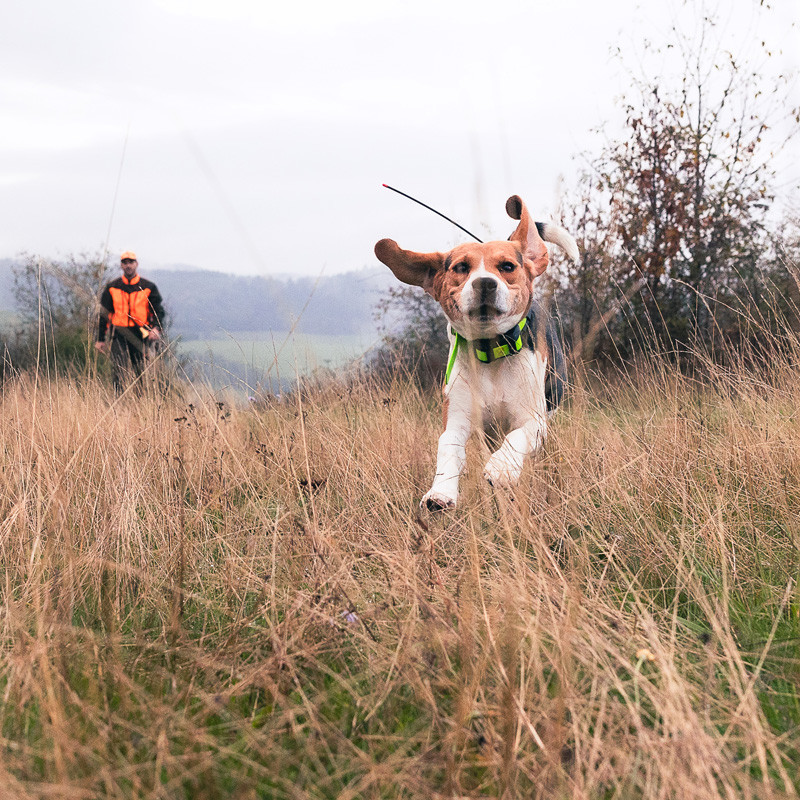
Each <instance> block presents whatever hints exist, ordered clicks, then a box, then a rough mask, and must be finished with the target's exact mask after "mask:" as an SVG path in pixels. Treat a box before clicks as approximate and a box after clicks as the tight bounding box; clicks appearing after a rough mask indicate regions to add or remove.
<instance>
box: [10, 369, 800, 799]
mask: <svg viewBox="0 0 800 800" xmlns="http://www.w3.org/2000/svg"><path fill="white" fill-rule="evenodd" d="M798 397H800V371H799V370H798V369H797V365H796V364H795V363H794V359H793V357H790V356H787V357H785V358H783V359H781V358H778V357H776V358H775V359H774V360H773V361H772V363H771V364H770V365H769V369H767V370H765V371H764V374H762V375H761V377H758V378H757V377H754V375H753V374H752V373H750V372H748V371H746V370H744V369H741V370H726V371H723V370H719V371H716V372H711V373H707V374H706V375H705V377H704V378H702V379H699V378H696V379H694V380H689V379H688V378H686V377H683V376H682V375H681V374H680V373H678V372H677V371H676V370H675V369H673V368H671V367H669V366H666V365H665V364H663V363H662V362H661V361H659V360H658V359H654V360H653V361H652V362H651V363H650V364H649V365H646V366H643V367H641V368H640V369H638V370H637V372H636V374H635V375H629V376H626V375H624V374H621V375H620V376H619V378H618V380H616V381H613V382H608V383H606V385H605V386H602V387H598V386H595V385H593V386H592V389H591V390H588V389H583V388H580V387H575V388H574V389H573V391H572V394H571V398H570V400H569V402H568V405H567V406H566V408H565V409H564V410H562V411H561V412H559V415H558V416H557V417H556V419H555V420H554V424H553V427H552V433H551V437H550V439H549V440H548V443H547V446H546V448H545V451H544V452H543V453H542V455H541V456H540V457H539V458H538V460H536V461H535V462H532V463H531V464H529V465H528V466H527V467H526V472H525V478H524V482H523V485H522V486H521V487H520V489H519V491H517V492H516V495H515V498H513V499H512V498H511V497H509V496H506V495H498V494H495V493H493V492H492V491H491V490H490V489H489V488H488V487H487V486H485V485H484V484H483V483H482V482H481V479H480V474H481V463H482V458H483V456H482V454H481V452H480V451H481V445H480V443H476V444H475V445H474V446H473V447H472V450H471V461H470V466H469V471H468V474H467V475H466V476H465V479H464V481H463V484H462V489H463V495H462V505H461V507H460V509H459V510H458V511H456V512H453V513H451V514H448V515H444V516H441V517H428V516H425V517H422V518H421V517H419V515H418V512H417V502H418V500H419V497H420V496H421V495H422V493H423V492H424V491H425V490H426V489H427V487H428V482H429V480H430V479H431V476H432V472H433V465H434V458H435V443H436V438H437V436H438V433H439V430H438V426H439V420H440V411H439V401H438V398H437V397H433V396H431V397H428V396H426V395H423V394H420V393H419V392H418V391H416V390H415V389H414V388H412V387H411V386H410V385H408V384H401V383H397V384H395V385H392V386H390V387H388V388H381V387H379V386H376V385H372V384H370V383H369V382H368V381H364V382H361V383H357V384H355V385H350V386H347V387H345V386H338V385H332V384H331V385H327V386H323V387H320V388H318V389H315V390H313V391H309V392H307V393H304V394H303V395H297V396H295V397H294V398H293V399H292V400H291V401H290V402H283V403H277V402H275V403H272V404H269V403H264V404H262V405H259V406H258V407H255V406H254V407H250V408H232V407H229V406H227V405H222V406H220V405H218V404H216V403H215V402H213V401H211V400H199V399H194V400H191V399H184V400H180V399H175V398H172V399H162V398H159V397H156V396H144V397H142V398H139V399H136V398H134V397H130V396H128V397H123V398H122V399H120V400H115V399H114V398H113V396H110V395H109V394H108V393H107V392H106V390H104V389H103V388H102V387H100V386H98V385H96V384H92V383H90V382H80V381H77V382H76V381H69V380H66V379H60V380H57V381H54V382H45V381H44V380H43V379H40V380H38V381H37V380H36V379H35V378H31V377H23V378H20V379H18V380H15V381H11V382H7V383H6V385H5V387H4V389H3V394H2V421H1V422H0V426H1V427H0V448H1V453H2V455H1V456H0V458H1V459H2V460H1V461H0V481H2V496H1V497H0V503H2V516H1V519H2V522H0V549H1V551H0V555H1V558H2V562H1V563H2V583H0V586H1V587H2V589H1V591H2V607H1V608H0V613H1V616H0V624H1V625H2V629H1V630H2V649H1V650H0V691H2V697H3V703H2V706H1V707H0V735H1V736H2V743H1V746H2V754H3V755H2V761H1V762H0V770H2V776H1V778H0V780H2V784H1V785H2V787H3V788H2V795H3V796H4V797H15V798H16V797H19V798H29V797H52V798H81V797H86V798H94V797H114V798H117V797H118V798H127V797H147V798H152V797H163V798H176V797H192V798H212V797H237V798H254V797H264V798H271V797H276V798H278V797H287V798H301V797H313V798H328V797H341V798H399V797H408V798H411V797H484V796H490V797H526V798H527V797H541V798H560V797H563V798H567V797H570V798H606V797H607V798H612V797H616V798H637V797H642V798H688V797H692V798H739V797H745V798H750V797H753V798H755V797H758V798H780V797H790V796H791V797H793V796H796V794H797V791H798V790H799V789H800V779H798V769H797V767H798V764H800V736H799V730H800V729H799V727H798V726H800V619H798V610H799V609H800V595H799V594H798V589H797V582H796V580H797V573H798V566H799V565H800V554H799V551H798V544H800V523H799V522H798V508H800V417H798V412H797V405H798V404H797V399H798Z"/></svg>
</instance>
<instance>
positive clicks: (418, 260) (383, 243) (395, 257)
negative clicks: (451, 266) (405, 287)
mask: <svg viewBox="0 0 800 800" xmlns="http://www.w3.org/2000/svg"><path fill="white" fill-rule="evenodd" d="M375 255H376V256H378V259H379V260H380V261H382V262H383V263H384V264H386V266H387V267H389V269H390V270H391V271H392V272H393V273H394V276H395V278H397V280H399V281H402V282H403V283H408V284H410V285H411V286H421V287H422V288H423V289H424V290H425V291H426V292H427V293H428V294H429V295H433V279H434V278H435V277H436V273H437V272H438V271H439V270H440V269H442V267H443V266H444V254H443V253H415V252H414V251H413V250H403V249H402V248H401V247H399V246H398V244H397V242H395V241H394V240H393V239H381V240H380V241H379V242H378V243H377V244H376V245H375Z"/></svg>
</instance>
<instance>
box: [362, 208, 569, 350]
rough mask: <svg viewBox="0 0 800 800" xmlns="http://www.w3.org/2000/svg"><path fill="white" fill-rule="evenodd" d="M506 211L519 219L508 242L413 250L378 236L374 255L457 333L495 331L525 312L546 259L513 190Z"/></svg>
mask: <svg viewBox="0 0 800 800" xmlns="http://www.w3.org/2000/svg"><path fill="white" fill-rule="evenodd" d="M506 211H507V212H508V215H509V216H510V217H512V218H513V219H518V220H519V225H517V229H516V230H515V231H514V233H513V234H511V238H510V239H509V240H508V241H507V242H486V243H484V244H481V243H477V242H476V243H474V244H461V245H459V246H458V247H455V248H453V249H452V250H451V251H450V252H449V253H415V252H413V251H411V250H403V249H402V248H400V247H399V246H398V245H397V242H395V241H393V240H392V239H381V240H380V241H379V242H378V243H377V244H376V245H375V255H376V256H378V258H379V259H380V260H381V261H382V262H383V263H384V264H386V266H387V267H389V269H390V270H391V271H392V272H393V273H394V274H395V277H397V279H398V280H400V281H402V282H403V283H408V284H410V285H412V286H421V287H422V288H423V289H425V291H426V292H428V294H430V295H432V296H433V297H434V298H435V299H436V300H437V302H439V304H440V305H441V306H442V308H443V309H444V313H445V315H446V316H447V318H448V319H449V320H450V322H451V323H452V325H453V327H454V328H455V329H456V330H457V331H458V332H459V333H460V334H461V335H462V336H465V337H466V338H468V339H482V338H492V337H494V336H498V335H499V334H501V333H504V332H505V331H507V330H509V329H510V328H512V327H513V326H514V325H516V323H517V322H519V320H520V319H522V317H524V316H525V314H526V313H527V311H528V309H529V308H530V305H531V300H532V292H533V281H534V278H536V277H538V276H539V275H541V274H542V273H543V272H544V271H545V270H546V269H547V264H548V261H549V254H548V252H547V247H546V245H545V243H544V241H543V239H542V237H541V236H540V235H539V231H538V230H537V227H536V223H535V222H534V221H533V220H532V219H531V217H530V215H529V214H528V210H527V208H526V207H525V204H524V203H523V202H522V200H521V199H520V198H519V197H518V196H517V195H513V196H512V197H509V198H508V201H507V202H506ZM563 233H564V234H565V235H566V236H568V234H566V232H563ZM569 238H570V239H571V237H569ZM573 244H574V242H573ZM562 246H563V245H562Z"/></svg>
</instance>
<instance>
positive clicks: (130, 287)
mask: <svg viewBox="0 0 800 800" xmlns="http://www.w3.org/2000/svg"><path fill="white" fill-rule="evenodd" d="M120 267H121V268H122V275H121V276H120V277H119V278H116V279H115V280H113V281H111V283H109V284H108V285H107V286H106V287H105V289H103V293H102V294H101V295H100V305H101V306H102V307H103V311H102V312H101V314H100V322H99V327H98V331H97V342H95V347H96V348H97V349H98V350H99V351H100V352H102V353H108V355H110V356H111V362H112V365H113V371H114V388H115V389H116V390H117V391H118V392H120V391H123V390H124V389H125V387H126V386H127V384H128V382H129V381H131V380H132V379H134V378H138V377H139V376H140V375H141V374H142V370H143V368H144V362H145V356H146V355H147V352H148V348H152V347H153V346H154V344H155V343H156V342H158V341H160V340H161V335H162V331H163V325H164V306H163V304H162V300H161V293H160V292H159V291H158V287H157V286H156V285H155V284H154V283H153V282H152V281H148V280H147V279H146V278H142V277H140V276H139V272H138V270H139V261H138V259H137V258H136V253H134V252H132V251H131V250H126V251H125V252H124V253H123V254H122V255H121V256H120Z"/></svg>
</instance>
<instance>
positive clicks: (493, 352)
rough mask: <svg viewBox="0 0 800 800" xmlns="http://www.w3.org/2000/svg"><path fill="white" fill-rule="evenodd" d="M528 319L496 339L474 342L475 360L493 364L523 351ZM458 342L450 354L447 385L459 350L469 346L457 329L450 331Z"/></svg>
mask: <svg viewBox="0 0 800 800" xmlns="http://www.w3.org/2000/svg"><path fill="white" fill-rule="evenodd" d="M527 322H528V320H527V318H525V317H523V318H522V319H521V320H520V321H519V322H518V323H517V324H516V325H515V326H514V327H513V328H512V329H511V330H510V331H506V332H505V333H503V334H500V336H496V337H495V338H494V339H476V340H475V341H474V342H472V346H473V349H474V351H475V358H477V359H478V361H481V362H483V363H484V364H491V363H492V361H497V360H498V359H501V358H505V357H506V356H513V355H516V354H517V353H519V351H520V350H522V331H523V329H524V328H525V325H526V323H527ZM450 330H451V331H452V332H453V335H454V336H455V337H456V340H455V342H454V344H453V349H452V350H451V352H450V358H449V360H448V362H447V371H446V372H445V374H444V382H445V385H447V384H448V383H450V373H451V372H452V371H453V366H454V364H455V363H456V355H457V354H458V348H459V347H460V346H461V345H462V343H463V344H469V339H466V338H464V337H463V336H462V335H461V334H460V333H459V332H458V331H457V330H456V329H455V328H451V329H450Z"/></svg>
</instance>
